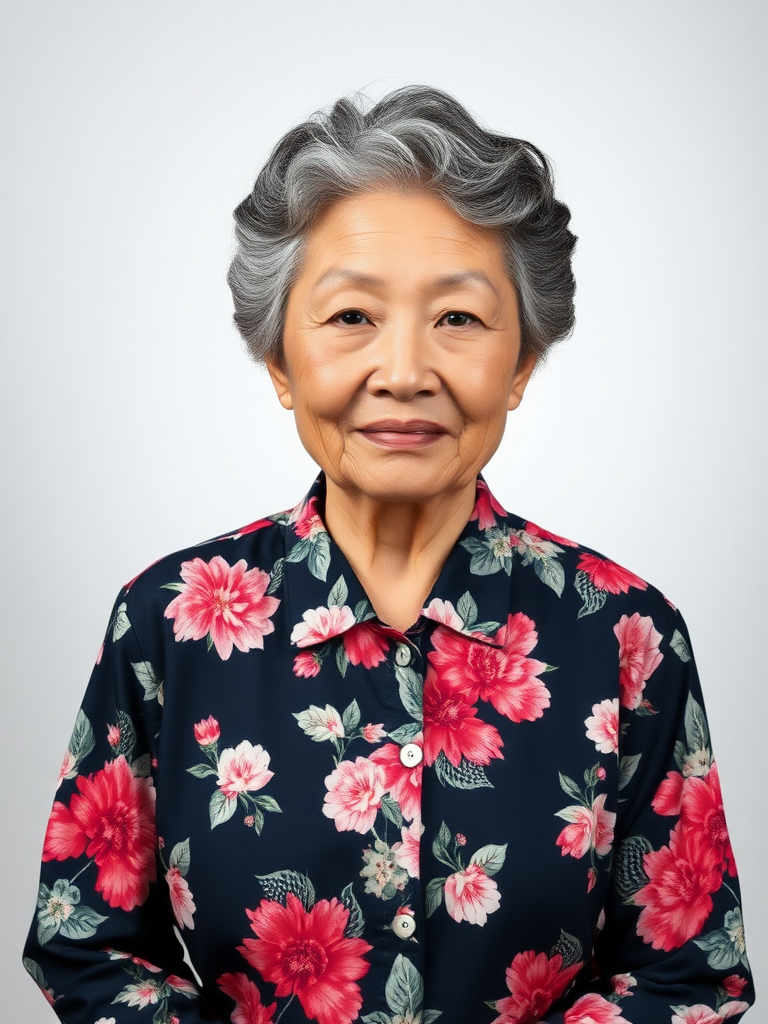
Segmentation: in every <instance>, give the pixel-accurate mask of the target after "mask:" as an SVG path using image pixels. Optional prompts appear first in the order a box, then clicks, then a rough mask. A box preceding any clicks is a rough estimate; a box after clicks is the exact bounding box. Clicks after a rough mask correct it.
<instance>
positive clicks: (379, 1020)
mask: <svg viewBox="0 0 768 1024" xmlns="http://www.w3.org/2000/svg"><path fill="white" fill-rule="evenodd" d="M360 1020H361V1021H362V1024H392V1018H391V1017H390V1016H389V1014H386V1013H384V1012H383V1010H374V1011H373V1013H366V1014H365V1015H364V1016H363V1017H361V1018H360Z"/></svg>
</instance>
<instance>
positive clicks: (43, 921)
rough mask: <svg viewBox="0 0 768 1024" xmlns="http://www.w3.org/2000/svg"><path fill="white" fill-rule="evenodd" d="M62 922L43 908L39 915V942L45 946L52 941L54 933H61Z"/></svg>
mask: <svg viewBox="0 0 768 1024" xmlns="http://www.w3.org/2000/svg"><path fill="white" fill-rule="evenodd" d="M60 927H61V922H60V921H57V920H56V919H55V918H53V917H51V915H50V914H49V913H48V911H47V910H45V911H44V910H41V911H40V913H39V914H38V915H37V943H38V945H39V946H44V945H45V944H46V942H50V941H51V939H52V938H53V937H54V935H58V934H59V928H60Z"/></svg>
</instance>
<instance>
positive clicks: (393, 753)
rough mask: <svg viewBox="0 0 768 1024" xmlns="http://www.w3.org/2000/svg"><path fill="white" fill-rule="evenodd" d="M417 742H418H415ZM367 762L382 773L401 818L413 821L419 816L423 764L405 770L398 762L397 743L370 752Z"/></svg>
mask: <svg viewBox="0 0 768 1024" xmlns="http://www.w3.org/2000/svg"><path fill="white" fill-rule="evenodd" d="M417 742H418V740H417ZM368 760H369V761H373V762H374V763H375V764H377V765H378V766H379V767H380V768H381V770H382V771H383V773H384V785H385V786H386V788H387V789H388V790H389V792H390V793H391V794H392V796H393V798H394V799H395V800H397V803H398V805H399V807H400V810H401V811H402V812H403V817H404V818H405V819H406V820H407V821H413V820H414V819H416V818H419V817H420V816H421V778H422V773H423V770H424V765H423V763H421V764H418V765H416V767H415V768H407V767H406V766H405V765H404V764H403V763H402V761H401V760H400V747H399V746H398V744H397V743H385V744H384V746H383V747H377V749H376V750H374V751H372V752H371V755H370V757H369V758H368Z"/></svg>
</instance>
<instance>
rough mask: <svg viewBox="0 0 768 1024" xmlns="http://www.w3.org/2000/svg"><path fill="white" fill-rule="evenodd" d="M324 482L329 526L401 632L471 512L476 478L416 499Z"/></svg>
mask: <svg viewBox="0 0 768 1024" xmlns="http://www.w3.org/2000/svg"><path fill="white" fill-rule="evenodd" d="M326 482H327V492H326V501H325V514H324V521H325V525H326V527H327V528H328V531H329V532H330V534H331V536H332V537H333V539H334V541H335V542H336V543H337V544H338V546H339V547H340V548H341V550H342V552H343V553H344V555H345V557H346V559H347V561H348V562H349V564H350V565H351V567H352V569H353V570H354V572H355V575H356V576H357V577H358V579H359V580H360V582H361V583H362V585H363V587H364V588H365V591H366V593H367V594H368V597H369V598H370V600H371V602H372V604H373V607H374V610H375V611H376V614H377V615H378V617H379V618H380V619H381V620H382V621H383V622H386V623H387V624H388V625H391V626H394V627H395V628H396V629H399V630H400V631H401V632H405V630H406V629H407V628H408V627H409V626H411V625H412V624H413V623H414V622H415V621H416V619H417V618H418V615H419V612H420V611H421V608H422V607H423V606H424V602H425V601H426V598H427V596H428V595H429V592H430V590H431V589H432V586H433V585H434V582H435V580H436V579H437V577H438V576H439V575H440V570H441V569H442V567H443V565H444V563H445V560H446V558H447V557H448V554H449V553H450V551H451V549H452V548H453V546H454V544H455V543H456V540H457V539H458V537H459V535H460V534H461V532H462V530H463V529H464V527H465V525H466V523H467V520H468V519H469V517H470V515H471V514H472V509H473V507H474V503H475V481H474V480H472V482H471V484H469V485H467V486H466V487H464V488H462V489H461V490H457V491H450V492H446V493H443V494H440V495H437V496H436V497H434V498H429V499H426V500H425V501H418V502H389V501H380V500H378V499H375V498H372V497H369V496H368V495H364V494H362V495H361V494H360V493H359V492H357V491H355V492H352V491H347V490H343V489H342V488H340V487H337V486H336V485H335V484H334V483H333V481H332V480H330V479H327V481H326Z"/></svg>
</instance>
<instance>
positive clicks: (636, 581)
mask: <svg viewBox="0 0 768 1024" xmlns="http://www.w3.org/2000/svg"><path fill="white" fill-rule="evenodd" d="M577 568H578V569H581V570H582V572H585V573H586V574H587V576H588V577H589V579H590V581H591V583H592V585H593V587H594V588H595V589H596V590H605V591H607V592H608V593H609V594H627V593H629V588H630V587H636V588H637V589H638V590H647V589H648V584H647V583H646V582H645V580H641V579H640V577H639V576H635V574H634V573H633V572H630V571H629V569H623V568H622V567H621V566H620V565H617V564H616V563H615V562H611V561H610V560H609V559H607V558H598V556H597V555H590V554H588V553H587V552H586V551H585V552H584V553H583V554H582V555H581V557H580V558H579V564H578V566H577Z"/></svg>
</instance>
